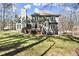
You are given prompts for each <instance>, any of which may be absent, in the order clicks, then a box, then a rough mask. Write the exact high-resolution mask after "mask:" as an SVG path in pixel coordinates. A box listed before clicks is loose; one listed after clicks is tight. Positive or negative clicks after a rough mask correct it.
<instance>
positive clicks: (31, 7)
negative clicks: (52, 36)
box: [16, 3, 62, 16]
mask: <svg viewBox="0 0 79 59" xmlns="http://www.w3.org/2000/svg"><path fill="white" fill-rule="evenodd" d="M45 5H47V4H46V3H16V6H17V14H18V15H21V8H24V7H25V8H28V9H27V15H28V16H29V15H31V14H33V13H34V12H37V11H38V10H40V9H42V10H46V11H49V12H52V13H60V11H61V10H62V9H61V8H59V7H57V6H55V5H54V6H52V8H50V7H49V6H47V7H44V6H45Z"/></svg>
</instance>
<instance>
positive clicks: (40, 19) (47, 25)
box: [31, 11, 60, 34]
mask: <svg viewBox="0 0 79 59" xmlns="http://www.w3.org/2000/svg"><path fill="white" fill-rule="evenodd" d="M31 16H32V21H33V25H35V24H37V28H39V27H41V29H40V30H41V31H42V33H44V34H58V27H57V24H58V23H57V21H56V18H57V17H59V16H60V15H58V14H52V13H49V12H45V11H40V12H39V13H34V14H32V15H31Z"/></svg>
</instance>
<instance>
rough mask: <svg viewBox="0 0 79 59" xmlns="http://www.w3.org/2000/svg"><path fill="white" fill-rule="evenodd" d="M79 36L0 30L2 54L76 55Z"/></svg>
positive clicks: (0, 53) (0, 51) (0, 49)
mask: <svg viewBox="0 0 79 59" xmlns="http://www.w3.org/2000/svg"><path fill="white" fill-rule="evenodd" d="M76 48H79V38H78V37H73V36H70V35H32V34H23V33H20V32H16V31H4V32H3V31H1V32H0V55H1V56H12V55H14V56H60V55H61V56H74V55H77V54H76V53H75V49H76Z"/></svg>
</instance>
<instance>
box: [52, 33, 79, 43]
mask: <svg viewBox="0 0 79 59" xmlns="http://www.w3.org/2000/svg"><path fill="white" fill-rule="evenodd" d="M63 37H65V38H63ZM63 37H61V36H56V37H55V36H53V38H56V39H62V40H63V41H64V42H65V41H74V42H77V43H79V37H74V36H72V35H63Z"/></svg>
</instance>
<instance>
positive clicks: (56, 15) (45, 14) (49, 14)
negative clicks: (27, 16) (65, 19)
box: [31, 11, 60, 17]
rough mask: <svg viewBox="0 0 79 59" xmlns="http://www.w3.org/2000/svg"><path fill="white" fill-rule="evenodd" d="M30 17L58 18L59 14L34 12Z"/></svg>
mask: <svg viewBox="0 0 79 59" xmlns="http://www.w3.org/2000/svg"><path fill="white" fill-rule="evenodd" d="M31 16H55V17H59V16H60V15H59V14H56V13H51V12H49V11H38V12H34V13H33V14H32V15H31Z"/></svg>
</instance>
